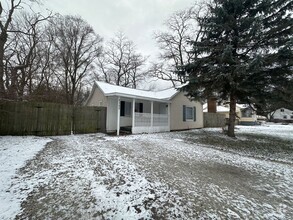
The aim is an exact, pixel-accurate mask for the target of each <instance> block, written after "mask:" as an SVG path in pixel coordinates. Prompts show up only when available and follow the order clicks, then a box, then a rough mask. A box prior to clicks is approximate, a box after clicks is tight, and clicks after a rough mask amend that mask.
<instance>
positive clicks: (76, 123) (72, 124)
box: [0, 101, 106, 136]
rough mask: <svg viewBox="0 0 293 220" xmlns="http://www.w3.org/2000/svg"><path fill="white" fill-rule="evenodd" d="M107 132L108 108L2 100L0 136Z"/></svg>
mask: <svg viewBox="0 0 293 220" xmlns="http://www.w3.org/2000/svg"><path fill="white" fill-rule="evenodd" d="M105 129H106V108H105V107H75V106H71V105H64V104H55V103H37V102H11V101H0V135H39V136H48V135H66V134H71V133H74V134H82V133H95V132H104V131H105Z"/></svg>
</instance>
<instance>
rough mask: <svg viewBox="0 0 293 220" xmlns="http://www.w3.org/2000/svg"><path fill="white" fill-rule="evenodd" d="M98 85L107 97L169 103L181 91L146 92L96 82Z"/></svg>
mask: <svg viewBox="0 0 293 220" xmlns="http://www.w3.org/2000/svg"><path fill="white" fill-rule="evenodd" d="M96 85H97V86H98V87H99V88H100V89H101V90H102V92H103V93H104V95H105V96H110V95H119V96H123V97H130V98H142V99H154V100H162V101H168V100H170V99H171V98H173V97H174V95H176V94H177V93H178V92H179V91H178V90H177V89H176V88H169V89H165V90H162V91H156V92H153V91H145V90H139V89H132V88H126V87H123V86H117V85H112V84H109V83H105V82H100V81H96Z"/></svg>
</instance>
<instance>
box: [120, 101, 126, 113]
mask: <svg viewBox="0 0 293 220" xmlns="http://www.w3.org/2000/svg"><path fill="white" fill-rule="evenodd" d="M120 116H125V101H121V102H120Z"/></svg>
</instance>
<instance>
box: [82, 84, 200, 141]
mask: <svg viewBox="0 0 293 220" xmlns="http://www.w3.org/2000/svg"><path fill="white" fill-rule="evenodd" d="M86 105H88V106H104V107H107V119H106V131H107V132H117V135H119V133H120V129H121V128H122V129H125V128H128V129H131V132H132V133H133V134H135V133H152V132H162V131H170V130H185V129H192V128H202V127H203V109H202V104H201V103H200V102H195V101H190V100H189V99H188V98H187V97H186V96H185V95H184V93H183V92H181V91H179V90H177V89H175V88H170V89H166V90H162V91H158V92H153V91H144V90H138V89H131V88H126V87H121V86H116V85H112V84H108V83H105V82H95V84H94V86H93V88H92V92H91V94H90V96H89V98H88V100H87V102H86Z"/></svg>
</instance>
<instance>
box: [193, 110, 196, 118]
mask: <svg viewBox="0 0 293 220" xmlns="http://www.w3.org/2000/svg"><path fill="white" fill-rule="evenodd" d="M193 121H196V107H193Z"/></svg>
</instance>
